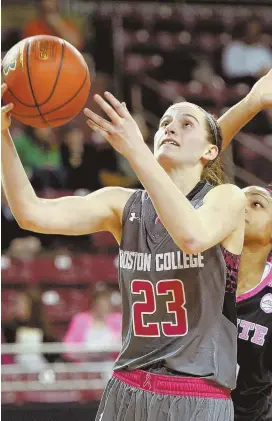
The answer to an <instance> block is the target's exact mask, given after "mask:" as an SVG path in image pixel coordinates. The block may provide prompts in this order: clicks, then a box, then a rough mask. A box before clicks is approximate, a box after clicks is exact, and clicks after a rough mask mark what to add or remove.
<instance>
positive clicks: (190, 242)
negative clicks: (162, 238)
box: [178, 238, 205, 254]
mask: <svg viewBox="0 0 272 421" xmlns="http://www.w3.org/2000/svg"><path fill="white" fill-rule="evenodd" d="M178 246H179V248H180V249H181V250H182V251H183V252H184V253H186V254H197V253H200V252H201V251H203V249H205V245H204V244H203V243H202V242H201V241H200V240H199V239H197V238H190V239H187V240H184V239H183V240H182V241H178Z"/></svg>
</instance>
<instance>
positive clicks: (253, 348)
mask: <svg viewBox="0 0 272 421" xmlns="http://www.w3.org/2000/svg"><path fill="white" fill-rule="evenodd" d="M244 192H245V194H246V197H247V205H246V218H245V219H246V226H245V241H244V247H243V253H242V256H241V262H240V268H239V275H238V290H237V316H238V377H237V386H236V389H235V390H233V391H232V399H233V403H234V413H235V417H234V419H235V421H265V420H268V418H267V414H268V411H269V407H270V406H271V401H270V403H269V397H271V392H272V263H270V262H269V261H268V260H269V256H271V252H272V190H270V189H264V188H260V187H255V186H251V187H247V188H246V189H244ZM269 419H271V418H269Z"/></svg>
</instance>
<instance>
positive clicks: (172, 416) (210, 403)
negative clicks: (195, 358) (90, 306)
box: [96, 370, 234, 421]
mask: <svg viewBox="0 0 272 421" xmlns="http://www.w3.org/2000/svg"><path fill="white" fill-rule="evenodd" d="M233 419H234V417H233V405H232V401H231V398H230V391H229V390H226V389H222V388H220V387H218V385H214V384H213V383H211V382H209V381H207V380H204V379H200V378H193V377H182V376H169V375H161V374H154V373H151V372H148V371H142V370H136V371H131V372H124V371H123V372H120V371H118V372H115V373H114V375H113V377H112V378H111V380H110V381H109V383H108V385H107V387H106V389H105V392H104V395H103V397H102V400H101V403H100V406H99V409H98V412H97V415H96V421H233Z"/></svg>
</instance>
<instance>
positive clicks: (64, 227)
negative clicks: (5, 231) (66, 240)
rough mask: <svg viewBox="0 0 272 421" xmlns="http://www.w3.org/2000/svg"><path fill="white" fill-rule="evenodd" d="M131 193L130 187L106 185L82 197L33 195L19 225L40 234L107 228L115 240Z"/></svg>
mask: <svg viewBox="0 0 272 421" xmlns="http://www.w3.org/2000/svg"><path fill="white" fill-rule="evenodd" d="M132 193H133V190H131V189H124V188H121V187H106V188H103V189H100V190H98V191H96V192H94V193H91V194H89V195H88V196H85V197H76V196H68V197H62V198H59V199H39V198H36V199H35V200H33V201H31V203H28V206H27V212H25V217H24V218H23V219H22V220H21V221H20V226H21V227H22V228H23V229H27V230H30V231H35V232H40V233H43V234H62V235H83V234H91V233H93V232H97V231H110V232H111V233H112V234H113V235H114V236H115V238H116V240H117V241H119V240H120V238H121V228H122V214H123V209H124V207H125V204H126V202H127V200H128V199H129V197H130V196H131V194H132ZM18 222H19V221H18Z"/></svg>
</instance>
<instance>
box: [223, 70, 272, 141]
mask: <svg viewBox="0 0 272 421" xmlns="http://www.w3.org/2000/svg"><path fill="white" fill-rule="evenodd" d="M271 107H272V70H270V71H269V72H268V73H267V74H266V75H265V76H263V77H262V78H261V79H259V80H258V81H257V82H256V83H255V85H254V86H253V88H252V89H251V91H250V92H249V93H248V95H247V96H246V97H245V98H244V99H242V100H241V101H240V102H238V103H237V104H236V105H234V106H233V107H231V108H230V109H229V110H228V111H227V112H226V113H225V114H223V115H222V117H220V118H219V119H218V123H219V125H220V127H221V131H222V137H223V143H222V147H223V149H226V147H227V146H228V145H229V143H230V142H231V140H232V139H233V138H234V136H235V135H236V134H237V133H238V132H239V131H240V130H241V129H242V128H243V127H244V126H245V125H246V124H247V123H248V122H249V121H251V120H252V119H253V118H254V117H255V116H256V115H257V114H258V113H259V112H260V111H262V110H264V109H266V108H271Z"/></svg>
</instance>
